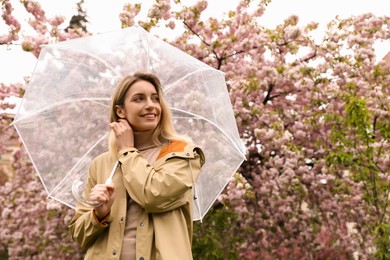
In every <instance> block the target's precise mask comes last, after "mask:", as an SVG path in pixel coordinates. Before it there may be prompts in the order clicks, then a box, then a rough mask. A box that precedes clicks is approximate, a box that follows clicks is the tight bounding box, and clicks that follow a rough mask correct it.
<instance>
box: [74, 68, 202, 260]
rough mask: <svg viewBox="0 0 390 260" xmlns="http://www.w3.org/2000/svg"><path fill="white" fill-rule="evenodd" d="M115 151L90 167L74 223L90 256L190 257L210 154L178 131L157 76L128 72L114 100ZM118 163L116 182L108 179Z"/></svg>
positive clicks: (112, 140) (112, 145) (111, 146)
mask: <svg viewBox="0 0 390 260" xmlns="http://www.w3.org/2000/svg"><path fill="white" fill-rule="evenodd" d="M110 121H111V123H110V124H109V125H110V128H111V133H110V140H109V151H108V152H106V153H103V154H101V155H100V156H98V157H97V158H95V159H94V160H93V162H92V164H91V166H90V170H89V173H88V181H87V185H86V188H85V192H84V195H85V196H86V197H87V198H88V197H89V198H90V199H91V200H95V201H99V202H101V203H102V204H101V205H100V206H97V207H95V208H93V209H91V208H87V207H83V206H81V205H79V206H78V207H77V209H76V214H75V216H74V217H73V219H72V220H71V222H70V225H69V227H70V231H71V234H72V237H73V238H74V240H75V241H76V242H77V243H78V244H79V245H80V246H82V247H83V248H85V249H86V250H87V252H86V256H85V258H86V259H140V260H141V259H145V260H146V259H169V260H171V259H180V260H185V259H192V253H191V243H192V229H193V224H192V207H193V205H192V200H193V199H192V198H193V196H192V187H193V186H194V182H195V180H196V179H197V177H198V175H199V173H200V169H201V166H202V165H203V163H204V156H203V152H202V151H201V149H200V148H199V147H197V146H195V145H194V144H192V143H191V142H188V141H186V139H185V138H183V137H181V136H179V135H177V134H176V132H175V130H174V128H173V125H172V118H171V114H170V110H169V107H168V105H167V102H166V101H165V100H164V96H163V93H162V89H161V84H160V81H159V79H158V78H157V77H156V76H155V75H153V74H150V73H136V74H134V75H133V76H127V77H125V78H124V79H123V80H122V81H121V82H120V83H119V85H118V87H117V89H116V90H115V93H114V95H113V98H112V104H111V118H110ZM117 161H119V165H120V167H118V169H117V170H116V172H115V175H114V177H113V181H112V183H111V184H104V183H105V180H106V179H107V177H108V176H109V175H110V172H111V170H112V168H113V166H114V165H115V163H116V162H117Z"/></svg>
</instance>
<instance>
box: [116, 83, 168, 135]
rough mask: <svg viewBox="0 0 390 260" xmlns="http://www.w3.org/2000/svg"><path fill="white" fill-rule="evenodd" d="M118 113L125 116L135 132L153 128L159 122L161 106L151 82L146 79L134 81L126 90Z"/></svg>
mask: <svg viewBox="0 0 390 260" xmlns="http://www.w3.org/2000/svg"><path fill="white" fill-rule="evenodd" d="M121 113H122V114H121ZM118 115H119V116H122V117H124V118H126V119H127V121H128V122H129V123H130V126H131V127H132V128H133V130H134V131H135V132H145V131H150V130H153V129H155V128H156V126H157V125H158V123H159V122H160V118H161V106H160V100H159V96H158V93H157V91H156V89H155V87H154V86H153V84H151V83H150V82H148V81H138V82H136V83H134V84H133V85H132V86H131V87H130V88H129V90H128V91H127V93H126V97H125V104H124V109H121V108H119V109H118Z"/></svg>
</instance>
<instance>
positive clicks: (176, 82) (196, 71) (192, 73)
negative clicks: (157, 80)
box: [164, 67, 224, 93]
mask: <svg viewBox="0 0 390 260" xmlns="http://www.w3.org/2000/svg"><path fill="white" fill-rule="evenodd" d="M206 70H210V71H215V72H217V73H221V74H222V75H224V73H223V72H221V71H219V70H217V69H214V68H212V67H210V68H200V69H197V70H195V71H193V72H191V73H188V74H186V75H184V76H183V77H181V78H180V79H178V80H176V81H175V82H174V83H172V84H170V85H167V86H166V87H165V88H164V92H165V93H168V91H169V90H170V89H171V88H173V87H174V86H175V85H177V84H179V83H180V82H181V81H182V80H184V79H186V78H188V77H190V76H192V75H194V74H197V73H199V72H202V71H206Z"/></svg>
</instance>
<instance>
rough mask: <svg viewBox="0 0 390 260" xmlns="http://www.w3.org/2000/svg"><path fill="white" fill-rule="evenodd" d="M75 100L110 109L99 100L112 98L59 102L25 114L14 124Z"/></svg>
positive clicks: (72, 100) (103, 99)
mask: <svg viewBox="0 0 390 260" xmlns="http://www.w3.org/2000/svg"><path fill="white" fill-rule="evenodd" d="M75 100H76V101H90V102H94V103H96V104H99V105H101V106H105V107H108V106H107V105H104V104H102V103H99V102H97V101H98V100H101V101H109V100H110V98H93V99H91V98H80V99H71V100H67V101H60V102H57V103H53V104H50V105H47V106H44V107H42V108H40V109H37V110H35V111H32V112H30V113H27V114H25V115H24V116H22V117H20V118H18V119H16V120H14V122H13V124H14V125H15V124H17V123H18V122H19V121H21V120H23V119H25V118H28V117H30V116H34V115H36V114H39V113H41V112H43V111H46V110H49V109H51V108H53V107H57V106H61V105H63V104H66V103H72V102H74V101H75ZM20 109H21V108H20Z"/></svg>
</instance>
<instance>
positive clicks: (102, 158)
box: [93, 151, 115, 163]
mask: <svg viewBox="0 0 390 260" xmlns="http://www.w3.org/2000/svg"><path fill="white" fill-rule="evenodd" d="M112 160H113V155H112V153H111V152H109V151H106V152H103V153H101V154H99V155H98V156H96V157H95V158H94V159H93V162H95V163H102V162H108V161H112ZM114 161H115V160H114Z"/></svg>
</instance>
